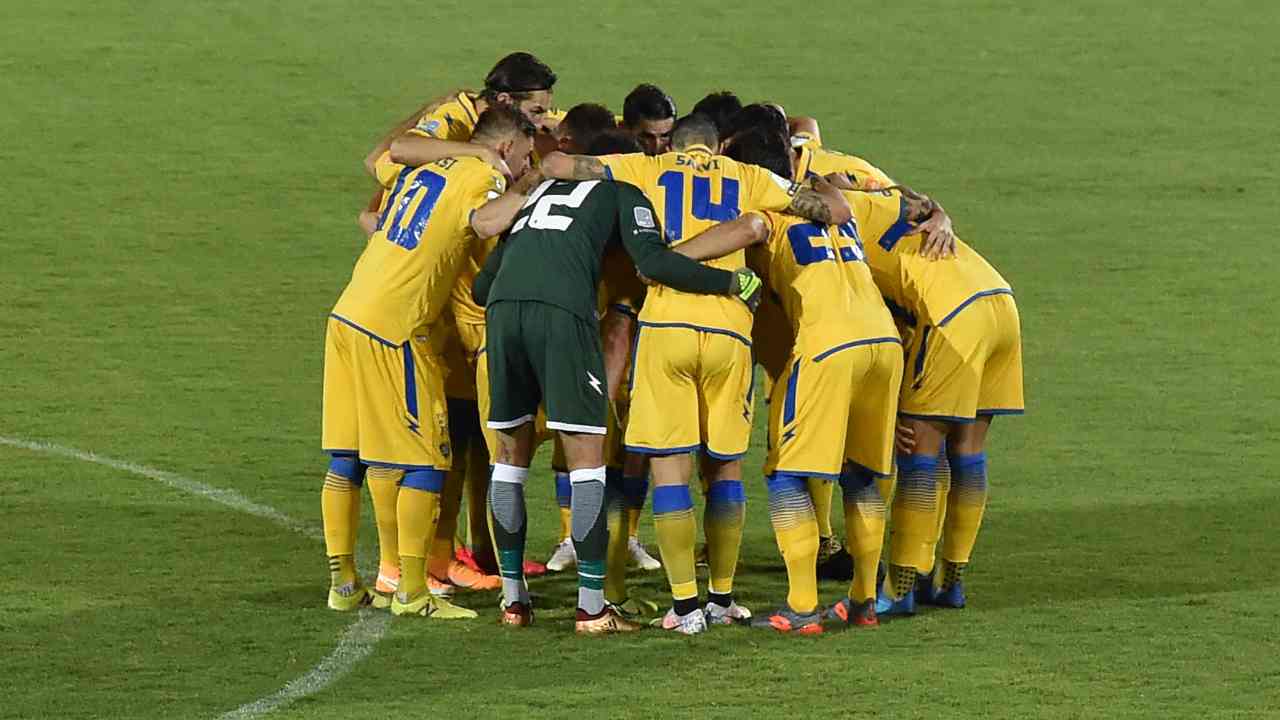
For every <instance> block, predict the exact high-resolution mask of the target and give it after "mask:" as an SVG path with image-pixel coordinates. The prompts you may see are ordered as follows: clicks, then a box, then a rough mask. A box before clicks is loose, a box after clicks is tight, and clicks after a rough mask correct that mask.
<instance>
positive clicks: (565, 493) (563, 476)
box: [556, 473, 573, 508]
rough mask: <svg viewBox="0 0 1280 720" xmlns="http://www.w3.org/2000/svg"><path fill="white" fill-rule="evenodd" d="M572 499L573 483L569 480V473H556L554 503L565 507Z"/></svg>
mask: <svg viewBox="0 0 1280 720" xmlns="http://www.w3.org/2000/svg"><path fill="white" fill-rule="evenodd" d="M572 499H573V485H572V483H570V482H569V473H556V504H557V505H559V506H560V507H562V508H567V507H569V503H570V501H571V500H572Z"/></svg>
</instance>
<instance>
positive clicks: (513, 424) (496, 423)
mask: <svg viewBox="0 0 1280 720" xmlns="http://www.w3.org/2000/svg"><path fill="white" fill-rule="evenodd" d="M531 422H533V415H532V414H529V415H522V416H520V417H518V418H516V419H515V420H489V421H486V422H485V427H488V428H489V429H490V430H510V429H512V428H518V427H520V426H521V425H524V424H525V423H531Z"/></svg>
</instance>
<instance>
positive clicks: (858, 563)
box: [840, 466, 884, 602]
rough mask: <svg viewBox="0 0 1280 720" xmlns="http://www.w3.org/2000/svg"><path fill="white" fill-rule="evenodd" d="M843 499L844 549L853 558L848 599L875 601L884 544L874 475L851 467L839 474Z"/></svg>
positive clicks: (882, 519)
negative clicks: (851, 579)
mask: <svg viewBox="0 0 1280 720" xmlns="http://www.w3.org/2000/svg"><path fill="white" fill-rule="evenodd" d="M840 487H841V490H842V493H843V499H844V530H845V537H846V540H845V543H846V544H845V547H846V548H848V550H849V554H850V555H852V556H853V582H851V583H850V584H849V598H850V599H852V600H854V601H856V602H864V601H866V600H871V599H874V598H875V596H876V573H877V571H878V570H879V565H880V551H881V549H882V547H883V545H884V500H883V499H881V497H880V490H879V488H878V487H877V483H876V481H875V476H873V475H872V474H871V472H869V471H867V470H865V469H863V468H858V467H854V466H849V467H846V469H845V471H844V472H843V473H842V474H841V475H840Z"/></svg>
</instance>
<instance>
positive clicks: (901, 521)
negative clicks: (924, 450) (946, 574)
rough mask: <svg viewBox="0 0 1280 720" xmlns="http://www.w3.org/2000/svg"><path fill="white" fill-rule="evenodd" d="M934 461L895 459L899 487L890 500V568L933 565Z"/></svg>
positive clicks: (910, 457)
mask: <svg viewBox="0 0 1280 720" xmlns="http://www.w3.org/2000/svg"><path fill="white" fill-rule="evenodd" d="M937 464H938V461H937V458H936V457H930V456H927V455H903V456H900V457H899V459H898V487H897V491H896V495H895V497H894V498H893V536H892V538H891V539H890V543H889V562H890V564H891V565H898V566H901V567H909V568H912V569H914V570H916V571H919V570H920V569H921V568H923V567H926V566H928V565H930V564H932V560H931V559H930V558H931V556H932V553H933V545H932V544H931V540H932V539H933V533H934V529H935V528H936V527H937V513H938V495H937V490H936V487H935V482H934V476H933V473H934V469H935V468H936V467H937Z"/></svg>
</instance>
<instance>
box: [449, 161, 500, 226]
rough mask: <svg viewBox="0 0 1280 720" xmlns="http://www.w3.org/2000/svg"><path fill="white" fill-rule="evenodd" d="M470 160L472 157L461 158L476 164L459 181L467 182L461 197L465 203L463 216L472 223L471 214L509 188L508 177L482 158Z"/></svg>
mask: <svg viewBox="0 0 1280 720" xmlns="http://www.w3.org/2000/svg"><path fill="white" fill-rule="evenodd" d="M470 161H472V158H467V159H466V160H459V162H469V164H471V165H474V166H475V167H474V168H471V169H469V170H468V172H467V173H466V174H465V175H464V176H463V177H461V178H459V181H461V182H465V183H466V188H465V190H464V191H463V193H462V194H461V195H460V196H459V197H460V200H461V202H462V203H463V207H462V209H463V216H462V218H463V220H465V221H466V222H467V223H468V224H470V223H471V216H472V214H474V213H475V211H476V210H479V209H480V208H482V207H484V205H485V203H488V202H489V201H491V200H497V199H498V198H499V197H501V196H502V193H504V192H506V190H507V179H506V178H504V177H503V176H502V174H501V173H499V172H498V171H497V170H494V169H493V167H492V166H490V165H489V164H488V163H486V162H484V161H482V160H475V161H474V162H470Z"/></svg>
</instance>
